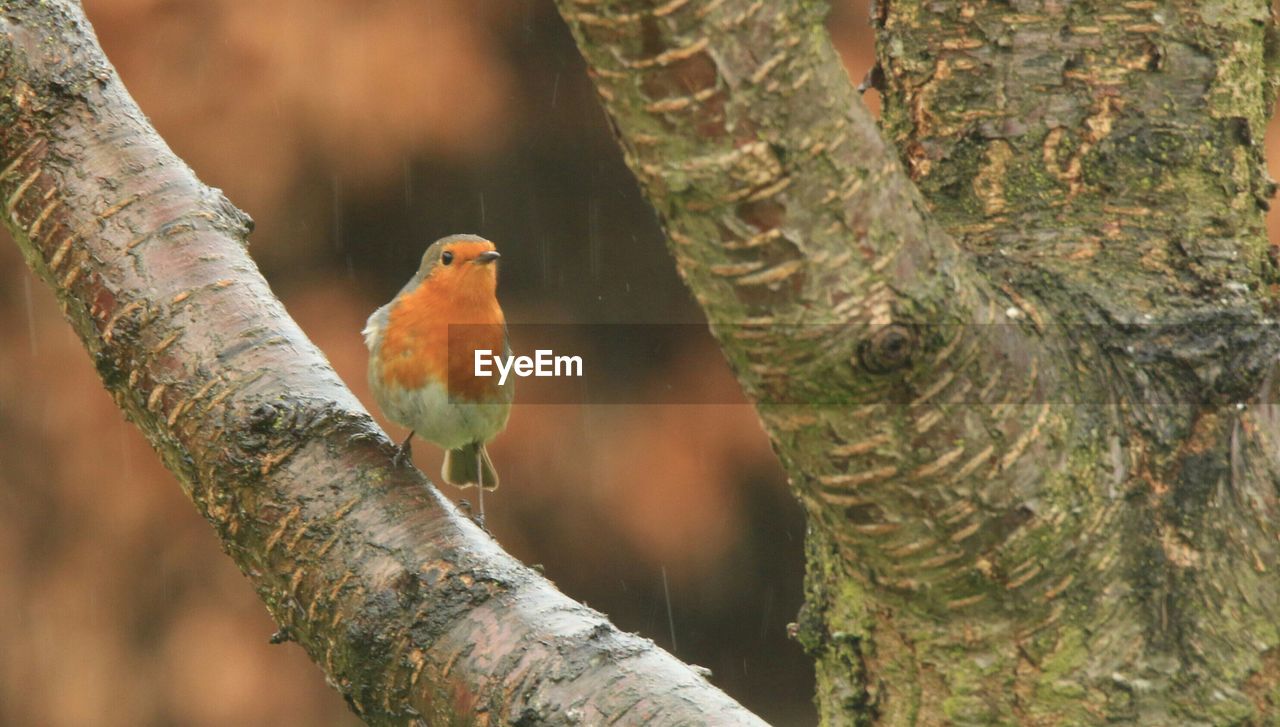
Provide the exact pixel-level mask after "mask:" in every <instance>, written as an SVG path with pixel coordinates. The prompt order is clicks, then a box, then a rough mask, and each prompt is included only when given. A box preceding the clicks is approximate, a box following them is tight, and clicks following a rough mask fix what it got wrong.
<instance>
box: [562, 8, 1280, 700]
mask: <svg viewBox="0 0 1280 727" xmlns="http://www.w3.org/2000/svg"><path fill="white" fill-rule="evenodd" d="M557 2H558V5H559V7H560V10H561V13H562V15H563V16H564V17H565V19H566V21H567V22H568V23H569V25H570V28H571V29H572V31H573V33H574V35H575V38H576V40H577V42H578V45H579V47H580V49H581V50H582V53H583V55H584V56H585V58H586V60H587V64H588V66H589V69H590V72H591V73H592V76H593V78H594V81H595V84H596V88H597V90H598V92H599V95H600V98H601V101H602V103H603V105H604V107H605V109H606V111H607V112H608V114H609V116H610V118H611V119H612V120H613V123H614V125H615V129H616V131H617V134H618V138H619V140H620V142H621V145H622V149H623V153H624V156H625V158H626V160H627V162H628V164H629V165H630V167H631V169H632V170H633V171H634V172H635V175H636V177H637V179H638V180H639V181H640V183H641V185H642V187H643V188H644V189H645V192H646V194H647V195H648V197H649V199H650V201H651V202H652V204H653V206H654V207H655V208H656V209H657V211H658V213H659V216H660V218H661V219H662V222H663V224H664V226H665V228H666V231H667V234H668V238H669V241H670V249H671V251H672V253H673V255H674V257H675V259H676V262H677V265H678V267H679V269H680V272H681V274H682V275H683V276H684V278H685V280H686V281H687V283H688V284H689V287H690V288H691V289H692V291H693V292H694V294H695V296H696V297H697V299H698V300H699V301H700V303H701V304H702V306H703V308H704V310H705V311H706V313H707V318H708V320H709V322H710V324H711V326H712V328H713V330H714V331H715V332H716V334H717V337H718V338H719V340H720V342H721V345H722V347H723V349H724V350H725V353H726V355H727V357H728V359H729V361H730V363H731V364H732V365H733V366H734V368H735V370H736V371H737V373H738V376H739V378H740V380H741V381H742V383H743V385H744V388H745V389H746V390H747V393H748V395H749V396H750V397H751V398H752V399H753V400H754V401H755V403H756V405H757V408H758V409H759V411H760V414H761V418H762V420H763V422H764V425H765V427H766V429H767V430H768V432H769V434H770V437H771V439H772V441H773V444H774V447H775V449H776V450H777V452H778V454H779V456H780V458H781V459H782V461H783V463H784V465H785V466H786V468H787V471H788V473H789V475H790V478H791V485H792V488H793V490H794V491H795V493H796V495H797V497H798V498H799V499H800V501H801V503H802V504H803V505H804V506H805V508H806V510H807V512H808V516H809V522H810V531H809V537H808V545H807V548H808V576H807V585H806V591H807V599H806V601H807V603H806V606H805V607H804V609H803V611H802V612H801V614H800V615H799V618H798V619H797V623H796V625H795V631H796V636H797V638H798V639H799V641H800V642H801V644H802V645H803V646H804V647H805V648H806V649H807V650H808V651H809V652H810V653H811V654H812V655H813V656H814V658H815V661H816V668H817V675H818V690H817V695H816V700H817V703H818V706H819V709H820V713H821V715H822V718H823V721H824V723H826V724H833V725H844V724H852V723H868V724H872V723H886V724H942V723H964V724H993V723H1020V724H1091V723H1102V722H1108V721H1116V722H1130V723H1144V724H1193V723H1197V724H1198V723H1203V724H1242V723H1262V722H1268V723H1269V722H1271V721H1274V720H1276V719H1280V655H1278V652H1277V651H1276V646H1277V644H1278V643H1280V631H1278V630H1277V628H1276V626H1275V624H1276V623H1277V622H1278V618H1280V582H1277V579H1276V577H1275V575H1274V573H1275V571H1276V569H1277V568H1278V567H1280V561H1278V556H1280V548H1278V543H1277V538H1280V531H1277V527H1276V522H1277V515H1278V514H1280V512H1277V510H1278V506H1280V503H1278V502H1277V476H1278V475H1280V470H1278V466H1280V462H1277V456H1280V449H1277V445H1278V444H1280V428H1278V427H1280V420H1278V419H1277V414H1278V413H1280V412H1278V411H1277V410H1276V408H1275V407H1274V406H1273V394H1272V383H1271V382H1272V377H1273V375H1274V373H1275V365H1276V364H1275V361H1276V355H1277V350H1278V348H1280V346H1278V341H1280V337H1278V336H1277V330H1276V324H1275V321H1274V319H1273V317H1274V315H1275V311H1276V294H1277V291H1280V288H1277V287H1276V284H1277V282H1280V280H1277V271H1276V265H1275V263H1274V261H1273V260H1272V258H1271V255H1270V248H1269V246H1268V243H1267V239H1266V235H1265V230H1264V227H1263V222H1264V220H1263V214H1264V210H1265V207H1266V205H1267V200H1268V199H1269V198H1270V196H1271V195H1272V191H1273V190H1272V185H1271V182H1270V181H1269V180H1268V179H1267V177H1266V174H1265V170H1264V168H1263V164H1262V156H1261V146H1260V139H1261V136H1262V133H1263V131H1264V129H1265V125H1266V119H1267V116H1268V115H1269V113H1270V107H1271V103H1272V100H1273V99H1272V91H1273V89H1274V87H1275V75H1274V68H1273V65H1274V62H1275V57H1276V53H1275V51H1274V49H1273V43H1272V39H1273V35H1274V25H1273V21H1272V19H1271V17H1270V13H1269V10H1268V6H1267V4H1266V3H1265V2H1258V1H1248V2H1239V1H1219V2H1199V3H1163V2H1147V1H1145V0H1143V1H1137V0H1135V1H1134V2H1126V3H1122V4H1117V3H1111V2H1075V3H1069V4H1067V3H1058V2H1051V1H1046V2H1038V1H1035V0H1033V1H1031V2H1012V3H968V2H955V3H936V2H923V1H915V0H894V2H882V3H881V4H879V5H878V6H877V7H876V8H875V10H874V13H873V18H872V21H873V22H874V23H875V25H876V28H877V32H878V57H879V66H880V68H879V72H878V73H876V74H874V75H873V77H874V78H877V79H879V81H880V82H881V83H882V84H883V95H884V99H885V101H884V108H885V112H884V120H883V136H882V135H881V133H880V131H879V130H878V129H877V128H876V125H875V123H874V122H873V121H872V120H871V118H870V117H869V115H868V114H867V112H866V111H865V109H864V108H863V107H862V105H861V103H860V101H859V100H858V98H857V92H856V90H855V89H854V87H853V86H852V84H850V83H849V80H848V79H847V78H846V77H845V75H844V73H843V71H842V69H841V67H840V64H839V62H838V59H837V57H836V55H835V52H834V51H833V50H832V48H831V45H830V43H829V41H828V38H827V37H826V35H825V32H824V31H823V28H822V21H823V14H824V11H825V8H824V7H822V6H821V4H820V3H814V2H805V1H802V0H779V1H778V2H760V1H759V0H667V1H665V2H652V1H645V0H557ZM886 139H887V141H886ZM917 190H919V192H917ZM920 193H922V195H921V194H920Z"/></svg>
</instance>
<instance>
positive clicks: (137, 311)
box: [0, 0, 761, 725]
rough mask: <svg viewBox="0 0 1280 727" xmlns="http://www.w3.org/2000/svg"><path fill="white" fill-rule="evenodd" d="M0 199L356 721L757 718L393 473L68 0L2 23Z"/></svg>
mask: <svg viewBox="0 0 1280 727" xmlns="http://www.w3.org/2000/svg"><path fill="white" fill-rule="evenodd" d="M0 202H2V203H3V205H4V207H3V218H4V223H5V225H6V226H7V227H8V229H9V230H10V231H11V232H12V233H13V237H14V239H15V240H16V241H17V243H18V245H19V247H20V248H21V249H22V252H23V255H24V256H25V258H26V260H27V262H28V263H29V264H30V266H31V268H32V269H33V270H34V271H35V272H36V273H37V274H38V275H39V277H40V278H41V279H43V280H44V281H46V282H47V283H48V284H49V285H50V286H51V287H52V288H53V290H54V291H55V292H56V293H57V296H58V299H59V301H60V302H61V304H62V306H63V310H64V311H65V313H66V315H67V318H68V320H69V321H70V322H71V324H72V326H73V327H74V328H75V330H76V332H77V333H78V334H79V336H80V337H81V339H82V340H83V342H84V344H85V347H86V348H87V349H88V352H89V355H90V356H92V357H93V361H94V364H95V365H96V367H97V369H98V371H99V373H100V374H101V376H102V379H103V382H104V384H105V385H106V387H107V389H108V390H109V392H110V393H111V395H112V396H113V397H114V399H115V401H116V402H117V403H118V404H119V405H120V407H121V409H123V410H124V412H125V414H126V415H127V416H128V417H129V419H130V420H132V421H133V422H134V423H135V424H136V425H137V426H138V427H139V428H140V429H141V430H142V431H143V432H144V433H145V434H146V436H147V438H148V439H149V440H150V441H151V443H152V445H153V446H154V447H155V449H156V451H157V452H158V453H159V455H160V456H161V457H162V458H163V459H164V461H165V463H166V464H167V466H168V467H169V468H170V469H171V470H172V471H173V472H174V473H175V474H176V475H177V478H178V481H179V482H180V483H181V485H182V487H183V488H184V490H185V491H186V493H187V494H188V496H189V497H190V498H191V500H192V502H193V503H194V504H195V505H196V507H197V508H198V509H199V510H200V512H201V513H202V514H203V515H204V516H205V517H206V518H207V519H208V520H209V522H210V523H211V524H212V525H213V526H214V528H215V530H216V531H217V534H218V536H219V537H220V538H221V540H222V542H223V546H224V547H225V549H226V551H227V553H228V555H230V556H231V557H232V558H233V559H234V560H235V561H236V563H237V564H238V565H239V566H240V568H241V569H242V570H243V571H244V573H245V574H246V576H247V577H248V578H249V580H250V582H251V583H252V584H253V586H254V587H255V588H256V589H257V591H258V593H259V595H260V596H261V597H262V599H263V601H264V603H265V604H266V605H267V608H268V609H269V610H270V612H271V614H272V616H273V617H274V618H275V619H276V621H277V622H278V623H279V624H280V628H281V631H280V634H279V636H280V637H281V638H285V639H289V640H293V641H296V642H297V643H298V644H299V645H301V647H302V648H304V649H305V650H306V651H307V653H308V654H309V655H310V656H311V658H312V659H313V660H314V661H315V662H316V663H317V664H318V665H319V666H320V667H321V668H322V669H323V670H324V672H325V674H326V675H327V677H328V679H329V680H330V682H331V683H333V684H334V686H335V687H336V688H337V689H338V690H339V691H341V692H342V694H343V696H344V697H345V698H346V700H347V702H348V704H349V705H350V706H351V708H352V709H353V710H354V711H355V712H356V713H357V714H358V715H360V716H361V717H363V718H364V719H365V720H366V721H368V722H370V723H374V724H401V723H415V724H433V725H435V724H440V725H444V724H448V725H458V724H520V725H541V724H557V725H558V724H605V723H610V724H612V723H613V722H614V721H615V720H616V721H619V722H621V723H634V724H640V723H644V724H673V725H675V724H697V723H707V722H711V721H715V722H717V723H731V724H761V723H760V721H759V720H758V719H756V718H755V717H754V716H752V715H751V714H749V713H748V712H746V711H745V710H744V709H742V708H741V707H740V706H738V705H736V704H735V703H734V702H732V701H731V700H730V699H729V698H728V697H726V696H725V695H724V694H723V693H721V692H720V691H719V690H717V689H715V688H714V687H712V686H711V685H709V684H708V683H707V682H706V681H705V680H704V679H703V678H702V677H701V676H699V675H698V674H697V673H695V672H694V670H692V669H691V668H689V667H687V666H685V665H684V664H681V663H680V662H678V661H677V660H676V659H674V658H673V657H671V656H670V655H669V654H667V653H666V652H664V651H662V650H661V649H658V648H657V647H656V646H654V644H653V643H652V642H650V641H648V640H646V639H642V638H639V637H637V636H634V635H631V634H625V633H620V632H618V631H617V630H616V629H615V628H614V627H613V626H612V625H610V624H609V622H608V621H607V620H606V619H605V618H604V617H603V616H601V615H600V614H599V613H596V612H595V611H592V610H591V609H589V608H587V607H585V606H582V605H579V604H577V603H575V602H573V601H571V600H569V599H568V598H566V597H565V596H564V595H562V594H561V593H559V592H558V591H557V590H555V588H554V587H553V586H552V584H551V583H549V582H548V581H546V580H545V579H543V578H542V577H541V576H539V575H538V574H536V573H535V572H533V571H532V570H530V569H529V568H526V567H524V566H523V565H521V564H519V563H517V562H516V561H515V560H513V559H512V558H510V557H509V556H507V555H506V554H505V553H503V552H502V551H501V549H500V548H499V547H498V546H497V544H495V543H494V542H493V541H492V540H491V539H490V538H489V537H488V536H487V535H486V534H484V533H483V532H482V531H481V530H480V529H479V528H477V527H476V526H474V525H473V524H472V523H471V521H470V520H468V519H467V518H465V517H463V516H461V515H459V514H458V512H457V511H456V510H455V509H454V508H453V507H452V506H451V505H450V504H449V503H448V502H447V501H446V500H444V499H443V498H442V497H441V496H440V495H439V493H437V492H436V491H435V490H434V489H433V488H432V487H431V486H430V484H429V483H428V482H427V481H426V479H425V478H424V477H423V476H422V475H421V474H420V473H419V472H418V471H417V470H414V469H412V468H396V467H393V466H391V465H390V455H391V451H392V450H391V448H392V444H391V442H389V441H388V440H387V439H386V437H385V435H384V434H383V433H382V432H381V431H380V430H379V429H378V427H377V426H376V425H375V424H374V423H373V421H372V420H371V419H370V418H369V416H368V414H367V413H366V412H365V410H364V409H363V407H361V405H360V403H359V402H358V401H356V399H355V397H354V396H352V394H351V392H350V391H349V390H348V389H347V388H346V387H345V386H344V385H343V383H342V381H340V380H339V379H338V377H337V375H336V374H335V373H334V372H333V370H332V369H331V368H330V367H329V365H328V363H327V362H326V361H325V358H324V356H323V355H322V354H321V352H320V351H318V350H317V349H316V348H315V347H314V346H313V345H312V344H311V343H310V342H309V341H308V340H307V338H306V337H305V336H304V335H303V333H302V332H301V331H300V330H299V329H298V328H297V326H296V325H295V324H294V323H293V321H292V320H291V319H290V318H289V317H288V315H287V314H286V313H285V311H284V308H283V307H282V306H281V305H280V303H279V301H278V300H276V298H275V297H274V296H273V295H272V293H271V291H270V289H269V288H268V287H267V284H266V282H265V281H264V280H263V279H262V277H261V276H260V275H259V274H258V272H257V269H256V268H255V266H254V264H253V262H252V260H250V258H249V256H248V255H247V253H246V251H245V240H246V237H247V235H248V233H249V231H250V228H251V226H252V225H251V222H250V220H249V218H248V217H247V216H245V215H244V214H243V213H242V212H240V211H239V210H237V209H236V208H235V207H233V206H232V205H231V204H230V203H229V202H228V201H227V200H226V198H225V197H223V195H222V194H221V193H220V192H219V191H218V190H216V189H210V188H208V187H206V186H204V185H203V184H201V183H200V182H199V181H198V180H197V179H196V178H195V176H194V175H193V174H192V172H191V170H190V169H188V168H187V167H186V165H184V164H183V163H182V161H181V160H180V159H178V158H177V157H176V156H174V155H173V153H172V152H171V151H170V150H169V149H168V147H167V146H165V144H164V142H163V141H162V140H161V139H160V138H159V137H158V136H157V135H156V133H155V131H154V130H153V129H152V128H151V127H150V126H149V125H148V123H147V122H146V119H145V117H144V116H143V115H142V112H141V111H140V110H139V109H138V108H137V106H136V105H135V104H134V103H133V101H132V99H131V98H130V97H129V96H128V94H127V92H126V91H125V90H124V88H123V86H122V85H121V83H120V79H119V78H118V77H117V76H116V74H115V72H114V70H113V69H112V68H111V66H110V65H109V64H108V62H107V61H106V59H105V58H104V57H103V55H102V52H101V50H100V49H99V47H98V45H97V41H96V39H95V38H94V36H93V33H92V30H91V28H90V27H89V24H88V21H87V20H86V19H85V17H84V15H83V14H82V12H81V10H80V8H79V6H78V4H76V3H74V2H69V1H63V2H54V1H52V0H44V1H41V2H35V1H32V2H6V3H4V4H3V5H2V6H0ZM353 335H354V333H353ZM101 496H102V497H110V496H111V493H109V492H104V493H101ZM265 636H266V635H265V634H264V638H265Z"/></svg>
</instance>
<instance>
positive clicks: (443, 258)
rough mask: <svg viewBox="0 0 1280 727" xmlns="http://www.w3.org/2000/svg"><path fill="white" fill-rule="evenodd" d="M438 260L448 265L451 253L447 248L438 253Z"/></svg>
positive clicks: (451, 257)
mask: <svg viewBox="0 0 1280 727" xmlns="http://www.w3.org/2000/svg"><path fill="white" fill-rule="evenodd" d="M440 262H442V263H444V264H445V265H448V264H449V263H451V262H453V253H451V252H449V251H448V250H445V251H444V252H442V253H440Z"/></svg>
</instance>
